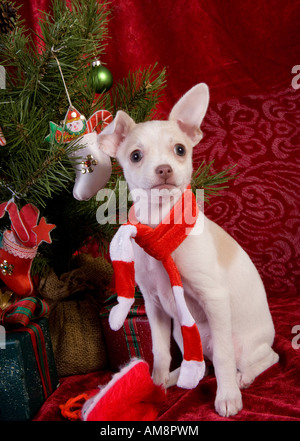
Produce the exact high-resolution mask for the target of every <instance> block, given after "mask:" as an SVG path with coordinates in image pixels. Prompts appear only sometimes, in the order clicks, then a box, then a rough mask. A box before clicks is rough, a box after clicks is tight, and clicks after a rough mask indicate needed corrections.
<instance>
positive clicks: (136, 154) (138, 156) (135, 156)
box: [130, 150, 143, 162]
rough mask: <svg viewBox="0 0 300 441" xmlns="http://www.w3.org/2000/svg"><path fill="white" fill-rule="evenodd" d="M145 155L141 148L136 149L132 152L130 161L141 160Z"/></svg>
mask: <svg viewBox="0 0 300 441" xmlns="http://www.w3.org/2000/svg"><path fill="white" fill-rule="evenodd" d="M142 157H143V153H142V152H141V150H134V151H133V152H132V153H130V161H131V162H139V161H140V160H141V159H142Z"/></svg>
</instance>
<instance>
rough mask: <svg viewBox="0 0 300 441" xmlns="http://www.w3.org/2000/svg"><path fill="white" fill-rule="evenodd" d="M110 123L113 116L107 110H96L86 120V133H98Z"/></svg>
mask: <svg viewBox="0 0 300 441" xmlns="http://www.w3.org/2000/svg"><path fill="white" fill-rule="evenodd" d="M112 121H113V116H112V114H111V113H110V112H109V111H108V110H98V111H97V112H95V113H93V115H92V116H91V117H90V118H89V119H88V122H87V131H88V133H92V132H93V131H94V130H96V132H97V133H100V132H102V130H103V129H104V128H105V127H106V126H108V125H109V124H110V123H111V122H112Z"/></svg>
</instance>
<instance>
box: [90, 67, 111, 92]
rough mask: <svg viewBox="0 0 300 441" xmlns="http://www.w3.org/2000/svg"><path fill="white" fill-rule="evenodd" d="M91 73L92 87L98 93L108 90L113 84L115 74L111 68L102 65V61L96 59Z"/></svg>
mask: <svg viewBox="0 0 300 441" xmlns="http://www.w3.org/2000/svg"><path fill="white" fill-rule="evenodd" d="M92 66H93V67H92V70H91V73H90V75H89V81H90V84H91V87H92V88H93V89H94V90H95V92H96V93H103V92H107V91H108V90H109V89H110V88H111V86H112V85H113V76H112V73H111V72H110V70H108V69H107V68H106V67H104V66H102V64H101V63H100V61H94V62H93V64H92Z"/></svg>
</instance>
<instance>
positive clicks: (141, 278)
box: [99, 83, 278, 416]
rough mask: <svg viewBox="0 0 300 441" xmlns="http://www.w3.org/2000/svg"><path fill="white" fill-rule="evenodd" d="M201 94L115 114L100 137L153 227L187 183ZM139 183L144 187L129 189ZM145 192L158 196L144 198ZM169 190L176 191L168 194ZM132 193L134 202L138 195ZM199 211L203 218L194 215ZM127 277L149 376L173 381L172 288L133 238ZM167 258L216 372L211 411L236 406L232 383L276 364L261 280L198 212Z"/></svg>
mask: <svg viewBox="0 0 300 441" xmlns="http://www.w3.org/2000/svg"><path fill="white" fill-rule="evenodd" d="M208 101H209V93H208V87H207V86H206V84H203V83H202V84H198V85H197V86H195V87H193V88H192V89H191V90H190V91H189V92H187V93H186V94H185V95H184V96H183V97H182V98H181V99H180V100H179V101H178V102H177V104H175V106H174V107H173V109H172V111H171V114H170V116H169V120H168V121H149V122H144V123H140V124H136V123H135V122H134V121H133V120H132V119H131V118H130V117H129V116H128V115H127V114H126V113H125V112H123V111H119V112H118V113H117V115H116V117H115V119H114V121H113V122H112V123H111V124H110V125H109V126H108V127H107V128H106V129H105V130H104V131H103V132H102V133H101V134H100V135H99V144H100V148H101V149H102V150H103V151H104V152H105V153H107V154H108V155H110V156H112V157H116V158H117V159H118V161H119V163H120V165H121V166H122V168H123V171H124V176H125V178H126V180H127V182H128V185H129V189H130V191H131V194H132V197H133V200H134V202H136V203H137V202H138V207H139V208H138V210H136V213H135V214H136V217H137V220H138V221H139V222H141V223H143V224H147V225H150V226H152V227H155V226H156V225H158V224H159V223H160V222H161V221H162V220H163V219H164V217H165V216H166V215H167V213H168V211H169V210H170V197H169V198H168V197H167V191H166V190H171V191H170V194H171V195H172V198H171V199H172V203H173V204H174V203H175V202H176V201H177V200H178V199H179V198H180V197H181V195H182V193H183V191H184V190H185V189H186V187H187V186H188V185H189V184H190V181H191V176H192V170H193V166H192V151H193V147H194V146H195V145H197V144H198V143H199V141H200V140H201V139H202V132H201V130H200V125H201V123H202V120H203V118H204V116H205V113H206V110H207V106H208ZM139 189H142V190H143V191H138V190H139ZM153 189H156V190H157V189H159V190H164V195H163V196H162V197H160V198H157V192H156V196H155V198H154V197H153ZM174 195H175V196H174ZM137 199H138V200H137ZM203 216H204V215H203ZM134 255H135V258H134V261H135V274H136V283H137V284H138V286H139V288H140V289H141V291H142V294H143V297H144V300H145V306H146V311H147V315H148V318H149V322H150V326H151V333H152V343H153V356H154V366H153V379H154V381H155V383H157V384H164V385H165V386H169V385H170V384H175V383H176V379H175V381H174V378H173V377H174V376H175V375H172V374H170V361H171V356H170V334H171V319H173V323H174V326H173V329H174V331H173V335H174V338H175V340H176V342H177V344H178V345H179V347H180V348H181V349H182V350H183V348H182V346H183V343H182V335H181V332H180V326H179V322H178V315H177V311H176V307H175V303H174V297H173V295H172V291H171V286H170V282H169V279H168V277H166V275H165V270H164V268H163V266H162V263H161V262H160V261H157V260H156V259H154V258H153V257H151V256H149V255H148V254H146V252H145V251H144V250H143V249H142V248H140V247H139V245H137V244H136V243H134ZM172 257H173V259H174V261H175V264H176V265H177V268H178V270H179V272H180V274H181V277H182V282H183V287H184V292H185V298H186V302H187V305H188V307H189V310H190V312H191V313H192V315H193V317H194V319H195V321H196V323H197V326H198V328H199V332H200V335H201V339H202V344H203V352H204V355H205V356H206V357H207V358H208V359H210V360H211V361H212V362H213V365H214V370H215V375H216V379H217V394H216V399H215V409H216V411H217V412H218V413H219V414H220V415H221V416H230V415H235V414H236V413H237V412H238V411H239V410H241V409H242V397H241V392H240V388H245V387H248V386H249V385H250V384H251V383H252V381H253V380H254V379H255V377H256V376H257V375H259V374H260V373H261V372H263V371H264V370H265V369H267V368H269V367H270V366H272V365H273V364H274V363H276V362H277V361H278V355H277V354H276V353H275V352H274V351H273V350H272V348H271V346H272V344H273V340H274V326H273V322H272V318H271V315H270V311H269V308H268V304H267V298H266V293H265V290H264V287H263V283H262V280H261V278H260V276H259V274H258V272H257V270H256V268H255V266H254V264H253V263H252V261H251V260H250V258H249V256H248V255H247V254H246V252H245V251H244V250H243V249H242V248H241V247H240V246H239V245H238V243H237V242H236V241H235V240H234V239H233V238H232V237H231V236H229V235H228V234H227V233H226V232H225V231H224V230H223V229H222V228H220V227H219V226H218V225H217V224H215V223H214V222H212V221H210V220H209V219H208V218H207V217H205V216H204V222H203V217H202V219H200V216H199V221H197V222H196V225H195V226H194V228H193V231H192V234H190V235H189V236H187V237H186V239H185V240H184V241H183V242H182V243H181V245H179V247H178V248H177V249H176V250H175V252H174V253H173V254H172Z"/></svg>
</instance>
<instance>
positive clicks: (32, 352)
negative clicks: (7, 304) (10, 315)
mask: <svg viewBox="0 0 300 441" xmlns="http://www.w3.org/2000/svg"><path fill="white" fill-rule="evenodd" d="M2 329H3V328H2ZM1 340H2V343H1V349H0V420H1V421H18V420H30V419H31V418H32V417H33V416H34V415H35V414H36V413H37V411H38V410H39V408H40V407H41V406H42V404H43V403H44V401H45V400H46V398H47V397H48V396H49V395H50V394H51V393H52V392H53V391H54V390H55V389H56V388H57V386H58V376H57V372H56V368H55V362H54V356H53V351H52V345H51V340H50V333H49V330H48V320H47V319H46V318H41V319H39V320H36V321H35V322H31V323H30V324H29V325H28V326H27V327H19V328H17V329H14V330H12V331H9V332H6V333H5V341H4V338H3V333H2V339H1Z"/></svg>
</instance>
